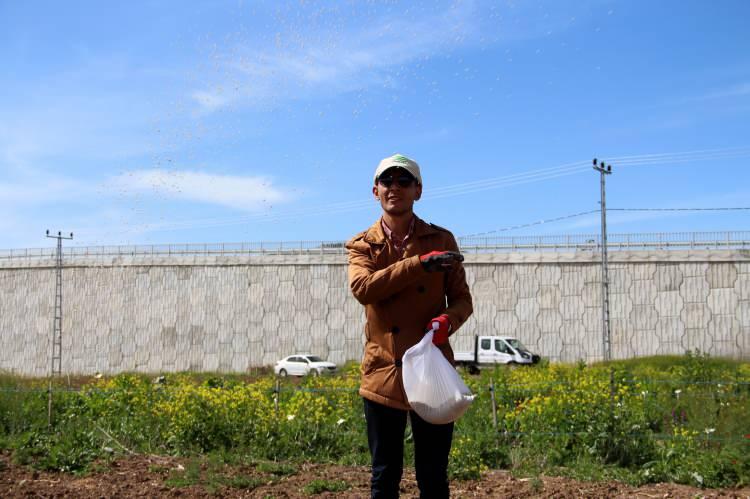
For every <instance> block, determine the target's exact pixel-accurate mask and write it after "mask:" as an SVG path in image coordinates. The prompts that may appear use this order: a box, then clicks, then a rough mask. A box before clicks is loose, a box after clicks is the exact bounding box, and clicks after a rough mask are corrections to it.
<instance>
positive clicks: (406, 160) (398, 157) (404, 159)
mask: <svg viewBox="0 0 750 499" xmlns="http://www.w3.org/2000/svg"><path fill="white" fill-rule="evenodd" d="M393 161H395V162H396V163H409V161H411V160H410V159H409V158H407V157H406V156H402V155H400V154H397V155H395V156H394V157H393Z"/></svg>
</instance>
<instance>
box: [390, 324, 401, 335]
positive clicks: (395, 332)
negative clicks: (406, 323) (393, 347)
mask: <svg viewBox="0 0 750 499" xmlns="http://www.w3.org/2000/svg"><path fill="white" fill-rule="evenodd" d="M400 331H401V329H399V327H398V326H393V327H392V328H391V332H392V333H393V334H398V333H399V332H400Z"/></svg>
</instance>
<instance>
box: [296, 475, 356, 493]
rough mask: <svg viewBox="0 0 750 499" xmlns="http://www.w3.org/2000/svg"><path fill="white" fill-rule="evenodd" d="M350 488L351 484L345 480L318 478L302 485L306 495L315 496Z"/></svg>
mask: <svg viewBox="0 0 750 499" xmlns="http://www.w3.org/2000/svg"><path fill="white" fill-rule="evenodd" d="M345 490H349V484H348V483H347V482H346V481H345V480H326V479H323V478H317V479H315V480H312V481H311V482H310V483H308V484H307V485H305V486H304V487H302V492H303V493H304V494H305V495H308V496H313V495H317V494H322V493H323V492H343V491H345Z"/></svg>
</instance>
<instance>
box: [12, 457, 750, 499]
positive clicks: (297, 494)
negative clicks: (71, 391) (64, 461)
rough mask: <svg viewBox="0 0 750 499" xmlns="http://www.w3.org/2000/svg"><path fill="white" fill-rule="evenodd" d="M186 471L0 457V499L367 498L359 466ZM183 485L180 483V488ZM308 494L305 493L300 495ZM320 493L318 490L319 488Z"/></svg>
mask: <svg viewBox="0 0 750 499" xmlns="http://www.w3.org/2000/svg"><path fill="white" fill-rule="evenodd" d="M186 466H187V467H188V468H189V467H190V466H191V464H190V462H189V461H187V460H184V459H175V458H165V457H158V456H131V457H128V458H124V459H118V460H116V461H114V462H112V463H108V464H106V465H100V466H98V467H97V471H94V472H92V473H90V474H88V475H86V476H74V475H70V474H61V473H46V472H37V471H34V470H31V469H29V468H26V467H22V466H17V465H15V464H13V463H12V462H11V460H10V456H8V455H7V454H6V455H1V456H0V497H3V498H6V497H41V498H52V497H55V498H62V497H75V498H110V497H112V498H114V497H179V498H203V497H248V498H250V497H252V498H301V497H305V498H309V497H327V498H331V497H337V498H338V497H342V498H355V497H368V496H369V482H368V480H369V470H368V468H367V467H362V466H335V465H320V464H308V465H300V466H296V467H294V468H291V469H289V468H287V469H286V471H284V470H283V469H282V470H281V471H280V470H279V469H278V468H277V469H274V468H272V467H271V468H263V467H262V466H257V465H254V466H251V465H246V466H231V467H229V466H224V467H222V468H220V469H215V468H214V469H211V470H209V469H208V468H207V467H206V465H205V463H204V464H203V465H202V466H198V465H196V464H193V469H192V473H193V477H196V476H197V477H199V479H198V483H197V484H196V483H195V480H193V483H192V484H191V483H190V481H189V480H188V481H187V482H186V481H184V477H185V474H186V473H189V472H190V471H191V470H189V469H186ZM180 480H183V481H180ZM316 480H318V481H319V482H318V483H321V482H322V483H323V484H331V483H337V484H339V485H340V488H341V489H345V490H339V491H336V492H332V491H323V492H319V493H315V492H314V491H311V490H310V488H309V487H310V484H311V482H312V483H315V481H316ZM306 486H307V487H308V488H307V489H306V488H305V487H306ZM323 488H324V489H325V488H326V487H325V486H323ZM418 495H419V494H418V490H417V484H416V481H415V478H414V471H413V470H410V469H407V471H406V473H405V475H404V479H403V480H402V489H401V496H402V497H404V498H409V497H418ZM451 496H452V497H456V498H458V497H510V498H513V497H516V498H521V497H547V498H573V497H575V498H579V497H586V498H588V497H614V498H625V497H628V498H631V497H632V498H638V497H640V498H644V499H645V498H671V497H690V498H694V497H734V498H750V487H746V488H743V489H733V490H732V489H724V490H716V489H698V488H694V487H688V486H684V485H674V484H654V485H647V486H642V487H630V486H628V485H624V484H622V483H618V482H608V483H587V482H579V481H576V480H572V479H567V478H556V477H540V478H539V479H518V478H514V477H512V476H511V475H510V474H509V473H508V472H506V471H491V472H488V473H486V474H485V475H484V476H483V477H482V479H481V480H476V481H466V482H453V483H452V484H451Z"/></svg>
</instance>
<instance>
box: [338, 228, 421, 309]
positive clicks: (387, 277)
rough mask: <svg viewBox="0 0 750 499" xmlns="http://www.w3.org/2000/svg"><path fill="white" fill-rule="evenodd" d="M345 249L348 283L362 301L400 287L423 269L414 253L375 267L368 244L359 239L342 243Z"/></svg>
mask: <svg viewBox="0 0 750 499" xmlns="http://www.w3.org/2000/svg"><path fill="white" fill-rule="evenodd" d="M346 249H347V250H348V251H349V287H350V288H351V290H352V294H354V297H355V298H356V299H357V301H359V302H360V303H361V304H362V305H368V304H371V303H376V302H379V301H381V300H384V299H385V298H388V297H389V296H391V295H393V294H394V293H397V292H399V291H401V290H402V289H404V288H405V287H406V286H408V285H409V284H411V283H412V282H414V281H416V280H417V279H419V277H420V276H422V275H423V274H424V272H425V270H424V269H423V268H422V264H421V263H420V262H419V256H417V255H415V256H412V257H410V258H406V259H404V260H399V261H398V262H396V263H394V264H392V265H389V266H388V267H386V268H384V269H378V268H377V266H376V263H375V261H374V260H373V258H372V257H371V254H370V245H369V244H368V243H366V242H365V241H362V240H361V239H359V240H358V239H357V238H355V239H353V240H352V241H349V242H348V243H346Z"/></svg>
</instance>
